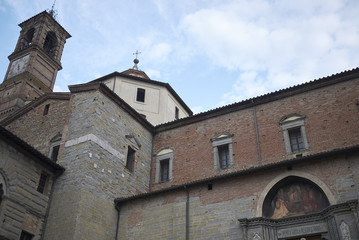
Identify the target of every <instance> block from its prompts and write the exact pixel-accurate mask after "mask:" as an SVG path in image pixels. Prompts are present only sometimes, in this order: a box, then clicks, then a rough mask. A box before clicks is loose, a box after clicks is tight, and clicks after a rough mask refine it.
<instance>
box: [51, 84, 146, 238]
mask: <svg viewBox="0 0 359 240" xmlns="http://www.w3.org/2000/svg"><path fill="white" fill-rule="evenodd" d="M70 108H71V115H70V116H69V118H68V120H67V125H66V127H65V129H66V131H65V133H64V136H65V139H66V142H65V143H64V146H63V150H62V152H61V158H60V159H59V164H61V165H62V166H64V167H65V168H66V171H65V173H64V174H63V175H62V176H61V177H60V178H59V179H58V181H57V182H56V185H55V192H54V196H53V202H52V208H51V211H50V217H49V227H48V228H47V230H46V235H45V236H46V239H111V238H113V237H114V236H115V227H116V221H117V212H116V210H115V208H114V205H113V199H114V198H116V197H117V196H119V195H120V196H129V195H134V194H138V193H143V192H146V191H148V188H149V178H148V176H149V171H150V160H151V159H150V156H151V150H152V144H151V143H152V133H151V132H150V131H149V130H147V129H146V128H145V127H143V126H142V125H141V124H140V123H138V122H137V121H136V120H135V119H134V118H133V117H131V115H129V114H128V113H127V112H126V111H124V110H123V109H122V108H120V107H119V106H118V105H117V104H116V103H115V102H114V101H112V99H110V98H109V97H108V96H106V95H105V94H103V93H102V92H100V91H90V92H82V93H75V94H73V96H72V99H71V106H70ZM129 136H133V138H132V137H129ZM134 138H136V141H135V140H134ZM128 146H131V148H132V149H134V150H135V151H136V154H135V159H136V160H135V168H134V172H130V171H129V170H128V169H127V168H126V154H127V147H128ZM60 212H61V213H60ZM64 229H66V232H64Z"/></svg>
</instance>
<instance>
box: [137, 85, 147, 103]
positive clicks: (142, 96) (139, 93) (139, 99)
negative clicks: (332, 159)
mask: <svg viewBox="0 0 359 240" xmlns="http://www.w3.org/2000/svg"><path fill="white" fill-rule="evenodd" d="M145 92H146V90H145V89H143V88H137V97H136V101H137V102H145Z"/></svg>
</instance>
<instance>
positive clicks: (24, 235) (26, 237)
mask: <svg viewBox="0 0 359 240" xmlns="http://www.w3.org/2000/svg"><path fill="white" fill-rule="evenodd" d="M33 237H34V235H32V234H31V233H28V232H26V231H24V230H23V231H21V235H20V240H31V239H32V238H33Z"/></svg>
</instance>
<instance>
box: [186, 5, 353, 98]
mask: <svg viewBox="0 0 359 240" xmlns="http://www.w3.org/2000/svg"><path fill="white" fill-rule="evenodd" d="M350 4H351V2H350V1H346V2H342V1H336V0H331V1H309V0H308V1H296V2H295V3H293V2H292V1H277V2H269V1H236V2H232V3H230V4H227V5H226V4H223V5H222V6H221V7H219V8H212V9H210V8H207V9H201V10H199V11H196V12H195V13H192V14H188V15H186V16H185V17H184V18H183V20H182V22H181V26H180V27H181V30H182V31H183V33H184V34H185V36H186V37H187V38H188V39H190V41H192V42H193V43H194V44H195V47H194V48H197V49H194V51H196V50H197V51H198V50H199V51H200V54H204V55H206V56H208V57H209V58H210V59H211V60H212V61H213V62H214V64H216V65H218V66H222V67H224V68H226V69H228V70H230V71H238V74H239V75H238V80H237V81H236V82H235V83H234V84H233V87H232V90H231V91H230V92H227V93H225V94H223V96H222V100H221V102H220V104H221V105H222V104H227V103H230V102H232V101H238V100H243V99H245V98H249V97H254V96H256V95H259V94H263V93H266V92H270V91H273V90H276V89H279V88H284V87H288V86H290V85H293V84H298V83H302V82H305V81H309V80H312V79H313V78H317V77H323V74H324V76H325V74H327V73H328V72H329V73H334V72H338V71H342V70H344V69H348V68H352V67H354V66H355V65H356V64H358V63H359V56H358V55H357V54H356V53H357V52H358V51H359V32H358V31H357V25H358V24H359V18H358V17H357V16H355V17H354V18H353V15H352V14H350V15H349V16H347V15H346V11H347V10H349V9H350V8H351V6H350ZM353 49H356V51H353Z"/></svg>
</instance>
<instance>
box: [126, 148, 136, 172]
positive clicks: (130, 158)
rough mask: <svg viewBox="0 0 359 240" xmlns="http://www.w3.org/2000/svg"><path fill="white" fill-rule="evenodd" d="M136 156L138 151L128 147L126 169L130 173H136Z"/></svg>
mask: <svg viewBox="0 0 359 240" xmlns="http://www.w3.org/2000/svg"><path fill="white" fill-rule="evenodd" d="M135 155H136V151H135V150H133V149H132V148H131V147H130V146H128V147H127V160H126V168H127V169H128V170H129V171H130V172H134V170H135Z"/></svg>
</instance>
